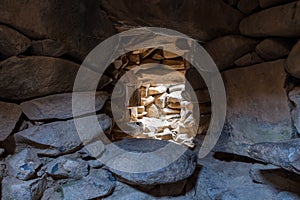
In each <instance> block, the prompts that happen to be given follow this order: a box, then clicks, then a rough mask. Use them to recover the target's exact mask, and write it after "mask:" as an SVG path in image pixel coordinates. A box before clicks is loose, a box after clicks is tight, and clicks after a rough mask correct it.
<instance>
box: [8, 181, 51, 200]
mask: <svg viewBox="0 0 300 200" xmlns="http://www.w3.org/2000/svg"><path fill="white" fill-rule="evenodd" d="M45 190H46V178H45V177H42V178H38V179H33V180H29V181H21V180H18V179H16V178H12V177H5V178H4V179H3V181H2V199H3V200H4V199H5V200H6V199H7V200H10V199H23V200H38V199H40V198H41V196H42V195H43V193H44V191H45Z"/></svg>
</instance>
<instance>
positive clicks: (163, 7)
mask: <svg viewBox="0 0 300 200" xmlns="http://www.w3.org/2000/svg"><path fill="white" fill-rule="evenodd" d="M171 5H172V6H171ZM103 7H104V9H105V10H106V11H107V12H108V13H110V15H112V16H113V17H114V18H116V19H118V20H121V21H122V22H124V23H125V24H128V25H130V26H139V25H141V24H144V25H146V26H160V27H166V28H170V29H175V30H177V31H180V32H182V33H185V34H187V35H190V36H192V37H194V38H197V39H199V40H209V39H212V38H214V37H216V36H220V35H225V34H234V33H238V24H239V22H240V20H241V18H242V17H243V15H242V14H241V13H240V12H239V11H237V10H235V9H233V8H231V7H230V6H228V5H226V4H225V3H223V2H222V1H216V0H212V1H205V0H200V1H199V0H192V1H182V2H180V1H176V2H174V1H172V0H168V1H159V2H144V1H139V2H134V1H132V2H126V3H125V2H124V1H122V0H118V1H114V2H111V1H107V0H106V1H103ZM140 8H147V9H140ZM187 11H188V12H187ZM178 21H181V22H182V23H181V24H180V25H179V24H178Z"/></svg>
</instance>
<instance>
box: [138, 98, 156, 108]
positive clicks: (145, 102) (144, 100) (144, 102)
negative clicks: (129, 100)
mask: <svg viewBox="0 0 300 200" xmlns="http://www.w3.org/2000/svg"><path fill="white" fill-rule="evenodd" d="M154 101H155V98H154V97H153V96H149V97H147V98H141V103H142V105H143V106H148V105H150V104H151V103H153V102H154Z"/></svg>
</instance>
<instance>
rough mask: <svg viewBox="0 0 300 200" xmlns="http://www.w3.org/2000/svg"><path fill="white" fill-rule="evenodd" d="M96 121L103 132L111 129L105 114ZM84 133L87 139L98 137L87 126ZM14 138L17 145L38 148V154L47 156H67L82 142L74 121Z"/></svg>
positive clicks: (39, 128) (21, 134)
mask: <svg viewBox="0 0 300 200" xmlns="http://www.w3.org/2000/svg"><path fill="white" fill-rule="evenodd" d="M84 119H85V120H86V121H89V119H90V117H84ZM98 121H99V125H100V126H101V127H102V129H103V131H106V130H107V129H109V128H110V127H111V119H110V118H109V117H108V116H107V115H105V114H100V115H98ZM85 131H86V132H85V134H87V135H89V136H90V138H89V139H93V138H95V137H97V136H98V135H99V133H98V132H97V130H93V129H91V128H90V127H89V124H85ZM14 137H15V140H16V142H17V143H21V144H26V145H31V146H34V147H36V148H39V149H40V151H39V152H38V153H39V154H41V155H48V156H59V155H63V154H67V153H70V152H73V151H75V150H77V149H79V148H80V147H81V146H82V141H81V138H80V137H79V135H78V132H77V129H76V127H75V124H74V120H68V121H59V122H53V123H48V124H43V125H40V126H34V127H31V128H28V129H25V130H23V131H20V132H18V133H16V134H15V135H14ZM82 139H84V138H82ZM84 142H88V141H84Z"/></svg>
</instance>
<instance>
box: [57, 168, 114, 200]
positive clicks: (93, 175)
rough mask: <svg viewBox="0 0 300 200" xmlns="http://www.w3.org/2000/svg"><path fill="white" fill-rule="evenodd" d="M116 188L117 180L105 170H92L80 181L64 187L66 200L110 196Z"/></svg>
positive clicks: (63, 191)
mask: <svg viewBox="0 0 300 200" xmlns="http://www.w3.org/2000/svg"><path fill="white" fill-rule="evenodd" d="M114 187H115V178H114V177H113V176H112V174H111V173H110V172H108V171H106V170H103V169H95V170H91V172H90V174H89V175H88V176H86V177H84V178H82V179H81V180H79V181H76V182H72V183H68V184H65V185H63V186H62V193H63V197H64V200H74V199H95V198H100V197H103V196H106V195H108V194H109V193H110V192H111V191H112V190H113V189H114Z"/></svg>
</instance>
